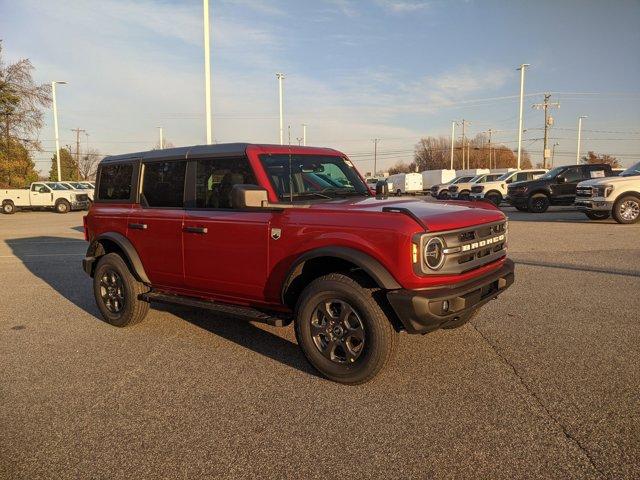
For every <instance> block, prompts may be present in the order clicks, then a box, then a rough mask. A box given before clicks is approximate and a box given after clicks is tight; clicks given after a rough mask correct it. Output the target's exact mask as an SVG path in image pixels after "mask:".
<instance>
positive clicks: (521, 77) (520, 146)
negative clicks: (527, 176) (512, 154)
mask: <svg viewBox="0 0 640 480" xmlns="http://www.w3.org/2000/svg"><path fill="white" fill-rule="evenodd" d="M530 66H531V65H530V64H528V63H523V64H522V65H520V67H518V69H517V70H520V119H519V120H518V170H520V158H521V156H522V115H523V110H522V107H523V104H524V71H525V69H526V68H527V67H530Z"/></svg>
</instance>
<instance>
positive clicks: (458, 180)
mask: <svg viewBox="0 0 640 480" xmlns="http://www.w3.org/2000/svg"><path fill="white" fill-rule="evenodd" d="M472 178H473V177H458V178H454V179H453V181H452V182H451V185H455V184H456V183H465V182H468V181H469V180H471V179H472Z"/></svg>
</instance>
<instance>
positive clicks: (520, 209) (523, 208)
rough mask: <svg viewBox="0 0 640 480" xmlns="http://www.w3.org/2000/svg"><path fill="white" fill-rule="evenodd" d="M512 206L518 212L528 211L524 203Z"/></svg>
mask: <svg viewBox="0 0 640 480" xmlns="http://www.w3.org/2000/svg"><path fill="white" fill-rule="evenodd" d="M514 207H515V208H516V210H518V211H519V212H528V211H529V207H527V206H526V205H514Z"/></svg>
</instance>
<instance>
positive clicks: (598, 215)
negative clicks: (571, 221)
mask: <svg viewBox="0 0 640 480" xmlns="http://www.w3.org/2000/svg"><path fill="white" fill-rule="evenodd" d="M584 214H585V215H586V216H587V217H588V218H589V220H606V219H607V218H609V212H584Z"/></svg>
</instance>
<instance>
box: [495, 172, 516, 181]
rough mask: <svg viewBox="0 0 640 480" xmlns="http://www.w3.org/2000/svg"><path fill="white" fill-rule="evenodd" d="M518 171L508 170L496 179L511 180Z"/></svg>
mask: <svg viewBox="0 0 640 480" xmlns="http://www.w3.org/2000/svg"><path fill="white" fill-rule="evenodd" d="M516 173H518V172H507V173H503V174H502V175H500V176H499V177H498V178H496V180H509V178H510V177H511V176H512V175H515V174H516Z"/></svg>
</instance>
